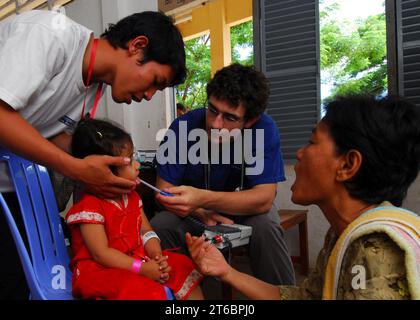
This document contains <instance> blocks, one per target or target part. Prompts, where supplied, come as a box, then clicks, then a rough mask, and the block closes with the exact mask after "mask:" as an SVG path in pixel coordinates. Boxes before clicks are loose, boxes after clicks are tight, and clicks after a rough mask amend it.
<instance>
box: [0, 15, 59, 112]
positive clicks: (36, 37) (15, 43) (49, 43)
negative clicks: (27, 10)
mask: <svg viewBox="0 0 420 320" xmlns="http://www.w3.org/2000/svg"><path fill="white" fill-rule="evenodd" d="M64 61H65V52H64V47H63V45H62V42H61V41H60V40H59V39H57V36H56V35H54V34H53V33H52V32H51V30H48V29H47V28H45V26H42V25H36V24H29V23H17V24H16V25H15V26H13V31H11V33H10V35H9V36H8V38H7V39H6V40H5V41H4V43H3V45H2V46H1V47H0V74H1V75H2V76H1V77H0V99H1V100H3V101H4V102H6V103H7V104H8V105H10V106H11V107H12V108H14V109H15V110H19V109H22V108H24V107H25V106H26V105H28V104H29V103H30V100H31V97H32V96H33V95H36V94H37V93H40V92H41V91H42V90H43V88H45V86H46V85H47V84H48V82H49V81H50V79H52V78H53V77H54V75H56V74H57V73H58V71H59V70H60V68H62V66H63V64H64ZM6 75H7V76H6Z"/></svg>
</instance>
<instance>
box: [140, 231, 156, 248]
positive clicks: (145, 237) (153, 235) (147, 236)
mask: <svg viewBox="0 0 420 320" xmlns="http://www.w3.org/2000/svg"><path fill="white" fill-rule="evenodd" d="M152 238H156V239H158V240H159V241H160V238H159V237H158V235H157V234H156V232H154V231H149V232H146V233H145V234H144V235H143V237H142V240H143V246H145V245H146V242H147V241H149V240H150V239H152Z"/></svg>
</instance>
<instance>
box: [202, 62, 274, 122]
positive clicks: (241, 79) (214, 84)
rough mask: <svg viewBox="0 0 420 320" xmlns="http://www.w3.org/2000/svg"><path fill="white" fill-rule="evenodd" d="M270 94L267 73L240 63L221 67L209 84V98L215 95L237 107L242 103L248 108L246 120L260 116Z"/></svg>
mask: <svg viewBox="0 0 420 320" xmlns="http://www.w3.org/2000/svg"><path fill="white" fill-rule="evenodd" d="M269 95H270V89H269V84H268V80H267V78H266V77H265V75H264V74H263V73H262V72H259V71H256V70H255V69H254V68H252V67H248V66H242V65H240V64H232V65H230V66H227V67H224V68H223V69H220V70H219V71H217V72H216V74H215V75H214V77H213V79H212V80H211V81H210V82H209V83H208V85H207V99H209V98H210V97H211V96H213V97H215V98H217V99H219V100H224V101H227V102H228V103H229V104H230V105H232V106H233V107H235V108H236V107H238V106H239V104H240V103H242V104H243V106H244V107H245V109H246V113H245V119H246V120H249V119H252V118H255V117H258V116H259V115H261V114H262V113H263V112H264V111H265V109H266V108H267V103H268V97H269Z"/></svg>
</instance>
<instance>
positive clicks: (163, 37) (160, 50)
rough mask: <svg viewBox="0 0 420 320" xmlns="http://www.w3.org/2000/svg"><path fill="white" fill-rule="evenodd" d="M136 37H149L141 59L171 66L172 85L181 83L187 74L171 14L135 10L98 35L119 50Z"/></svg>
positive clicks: (181, 44) (183, 50)
mask: <svg viewBox="0 0 420 320" xmlns="http://www.w3.org/2000/svg"><path fill="white" fill-rule="evenodd" d="M138 36H146V37H147V38H148V39H149V44H148V45H147V47H146V48H145V50H144V58H143V60H142V61H141V62H142V63H146V62H148V61H152V60H153V61H156V62H158V63H160V64H166V65H170V66H171V67H172V69H173V71H174V79H173V80H172V83H171V86H175V85H178V84H180V83H183V82H184V81H185V78H186V74H187V68H186V66H185V49H184V41H183V39H182V35H181V33H180V32H179V30H178V29H177V27H176V26H175V25H174V24H173V21H172V19H171V18H170V17H168V16H166V15H164V14H163V13H160V12H154V11H145V12H140V13H135V14H132V15H130V16H128V17H126V18H124V19H122V20H120V21H118V22H117V23H116V24H110V25H109V27H108V29H107V30H105V32H104V33H103V34H102V35H101V37H102V38H104V39H106V40H108V42H109V43H110V44H111V45H112V46H113V47H114V48H122V49H127V43H128V42H129V41H130V40H132V39H134V38H136V37H138Z"/></svg>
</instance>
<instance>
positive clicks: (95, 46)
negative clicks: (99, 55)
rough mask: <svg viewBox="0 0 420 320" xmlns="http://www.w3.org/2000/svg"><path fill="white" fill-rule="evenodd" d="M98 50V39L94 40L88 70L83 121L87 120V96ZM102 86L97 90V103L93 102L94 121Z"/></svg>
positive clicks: (92, 113)
mask: <svg viewBox="0 0 420 320" xmlns="http://www.w3.org/2000/svg"><path fill="white" fill-rule="evenodd" d="M97 48H98V39H93V45H92V52H91V53H90V61H89V70H88V75H87V79H86V90H85V98H84V99H83V107H82V119H84V118H85V105H86V96H87V92H88V89H89V87H90V78H91V77H92V71H93V63H94V62H95V56H96V49H97ZM102 86H103V83H102V82H101V83H100V84H99V86H98V90H96V96H95V101H94V102H93V108H92V110H91V112H90V117H91V118H92V119H93V118H95V113H96V108H97V107H98V102H99V99H101V95H102Z"/></svg>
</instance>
